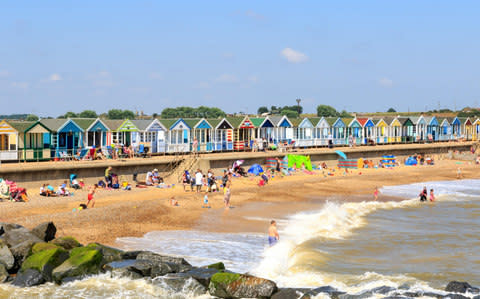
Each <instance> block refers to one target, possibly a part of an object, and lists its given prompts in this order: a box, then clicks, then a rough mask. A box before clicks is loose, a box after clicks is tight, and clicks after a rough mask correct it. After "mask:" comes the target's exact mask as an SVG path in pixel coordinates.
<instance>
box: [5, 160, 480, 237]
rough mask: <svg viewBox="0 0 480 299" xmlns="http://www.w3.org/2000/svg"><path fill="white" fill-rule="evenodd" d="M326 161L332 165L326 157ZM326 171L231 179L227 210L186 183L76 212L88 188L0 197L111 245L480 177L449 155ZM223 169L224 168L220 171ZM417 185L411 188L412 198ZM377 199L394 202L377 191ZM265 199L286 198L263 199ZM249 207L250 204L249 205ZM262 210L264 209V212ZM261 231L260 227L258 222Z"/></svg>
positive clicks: (29, 217) (11, 212)
mask: <svg viewBox="0 0 480 299" xmlns="http://www.w3.org/2000/svg"><path fill="white" fill-rule="evenodd" d="M327 164H328V163H327ZM328 166H329V167H330V168H332V169H334V170H335V171H334V172H333V173H334V175H333V176H329V175H327V173H326V171H325V172H322V171H314V174H307V173H304V172H301V171H298V172H296V173H295V174H293V175H291V176H288V177H280V176H276V177H274V178H273V179H271V180H270V183H269V184H268V185H267V186H265V187H258V185H257V183H258V180H259V179H258V178H255V177H248V178H234V179H233V184H232V199H231V203H232V205H233V206H234V207H235V208H233V209H229V210H225V208H224V204H223V193H220V192H217V193H212V194H209V201H210V204H211V208H210V209H206V208H202V201H203V195H204V194H203V193H201V194H198V193H195V192H191V191H190V190H189V188H187V190H188V191H184V190H183V187H182V186H179V185H177V186H175V188H171V189H159V188H153V187H151V188H147V189H141V188H133V190H132V191H122V190H100V191H99V192H98V193H97V195H96V205H95V208H92V209H87V210H82V211H78V210H77V211H73V209H76V208H78V206H79V204H81V203H85V202H86V197H87V196H86V191H84V190H80V191H75V192H74V196H71V197H54V198H45V197H40V196H38V195H36V193H37V192H36V191H37V190H38V188H39V187H40V186H36V185H32V184H27V186H28V187H29V194H30V201H29V202H27V203H13V202H1V203H0V215H1V216H0V221H1V222H12V223H19V224H22V225H24V226H26V227H28V228H32V227H34V226H35V225H37V224H39V223H41V222H45V221H53V222H54V223H55V224H56V226H57V228H58V232H57V235H59V236H67V235H72V236H76V237H77V238H78V239H79V241H80V242H82V243H88V242H93V241H96V242H101V243H105V244H110V245H114V244H115V240H116V238H118V237H125V236H142V235H144V234H145V233H147V232H150V231H155V230H188V229H192V228H195V229H199V228H200V229H208V230H219V231H222V230H223V231H229V230H235V228H239V227H242V228H243V229H245V227H248V226H250V227H252V229H255V226H258V223H256V222H255V221H253V222H252V221H250V220H246V219H245V214H248V213H249V209H250V211H253V210H255V211H256V213H257V214H258V213H259V209H260V213H261V211H264V213H265V215H264V217H274V216H275V215H279V214H288V213H293V212H295V211H296V210H307V209H309V208H311V207H312V200H314V201H315V204H317V203H318V201H323V200H326V199H335V200H339V201H352V200H356V201H358V200H373V195H372V194H373V190H374V188H375V187H376V186H378V187H379V188H380V187H382V186H387V185H399V184H408V183H414V182H424V181H435V180H455V179H457V178H456V176H457V168H458V167H461V169H462V175H463V178H480V173H479V172H478V169H479V167H480V166H478V165H475V164H473V163H469V162H460V161H452V160H440V161H436V164H435V165H433V166H426V165H425V166H400V167H397V168H395V169H359V170H352V171H349V172H348V173H344V171H343V170H339V169H337V168H336V167H335V166H336V163H334V162H330V163H329V164H328ZM217 175H220V173H217ZM419 191H420V190H412V197H415V196H416V195H417V194H418V193H419ZM172 196H175V198H176V199H177V200H178V202H179V206H177V207H173V206H170V204H169V199H170V198H171V197H172ZM379 200H381V201H385V200H392V198H387V197H384V196H382V195H381V194H380V196H379ZM261 203H283V205H281V204H279V205H275V204H273V205H265V204H263V205H262V204H261ZM249 207H251V208H249ZM262 209H263V210H262ZM260 229H263V226H262V227H260Z"/></svg>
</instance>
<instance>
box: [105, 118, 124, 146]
mask: <svg viewBox="0 0 480 299" xmlns="http://www.w3.org/2000/svg"><path fill="white" fill-rule="evenodd" d="M103 123H104V124H105V126H106V127H107V128H108V131H107V146H111V145H114V144H117V143H118V144H119V143H121V142H120V141H121V138H122V135H121V134H118V132H117V129H118V128H119V127H120V126H121V125H122V123H123V120H121V119H106V120H103Z"/></svg>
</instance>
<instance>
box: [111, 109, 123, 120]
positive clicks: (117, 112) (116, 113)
mask: <svg viewBox="0 0 480 299" xmlns="http://www.w3.org/2000/svg"><path fill="white" fill-rule="evenodd" d="M107 117H108V119H122V118H123V112H122V110H121V109H110V110H108V112H107Z"/></svg>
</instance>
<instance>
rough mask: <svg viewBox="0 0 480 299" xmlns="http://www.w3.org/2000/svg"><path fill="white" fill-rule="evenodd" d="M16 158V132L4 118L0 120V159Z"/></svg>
mask: <svg viewBox="0 0 480 299" xmlns="http://www.w3.org/2000/svg"><path fill="white" fill-rule="evenodd" d="M17 159H18V132H17V130H15V129H14V128H13V127H12V126H11V125H9V124H8V123H7V122H6V121H5V120H2V121H1V122H0V161H8V160H17Z"/></svg>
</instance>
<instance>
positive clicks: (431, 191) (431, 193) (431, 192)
mask: <svg viewBox="0 0 480 299" xmlns="http://www.w3.org/2000/svg"><path fill="white" fill-rule="evenodd" d="M430 201H431V202H434V201H435V194H433V189H430Z"/></svg>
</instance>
